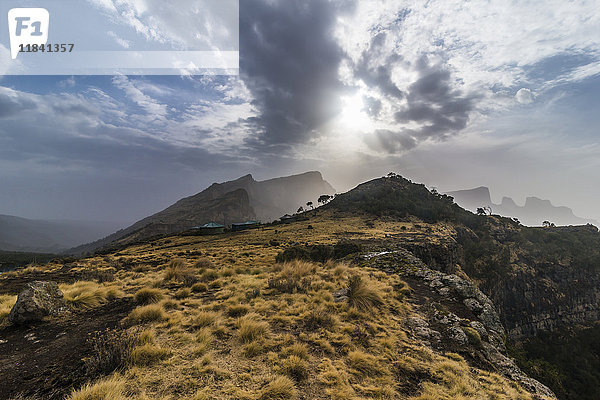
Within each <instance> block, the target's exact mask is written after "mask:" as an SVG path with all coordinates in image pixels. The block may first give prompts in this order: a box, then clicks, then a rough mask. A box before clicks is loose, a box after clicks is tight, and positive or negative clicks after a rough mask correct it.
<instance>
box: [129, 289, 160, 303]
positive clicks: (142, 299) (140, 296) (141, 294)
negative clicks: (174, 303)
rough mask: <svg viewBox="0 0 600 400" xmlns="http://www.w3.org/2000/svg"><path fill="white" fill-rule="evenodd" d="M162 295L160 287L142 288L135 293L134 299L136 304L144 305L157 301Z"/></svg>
mask: <svg viewBox="0 0 600 400" xmlns="http://www.w3.org/2000/svg"><path fill="white" fill-rule="evenodd" d="M163 297H164V295H163V292H162V291H161V290H160V289H152V288H142V289H140V290H138V291H137V292H136V293H135V297H134V298H135V301H136V303H138V304H142V305H146V304H153V303H158V302H159V301H161V300H162V299H163Z"/></svg>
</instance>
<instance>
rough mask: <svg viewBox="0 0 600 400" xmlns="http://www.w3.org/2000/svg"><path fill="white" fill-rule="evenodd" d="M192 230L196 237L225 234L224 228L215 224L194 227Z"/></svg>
mask: <svg viewBox="0 0 600 400" xmlns="http://www.w3.org/2000/svg"><path fill="white" fill-rule="evenodd" d="M192 230H193V231H194V232H195V233H196V234H198V235H217V234H219V233H223V232H225V226H224V225H221V224H217V223H215V222H209V223H208V224H204V225H201V226H195V227H193V228H192Z"/></svg>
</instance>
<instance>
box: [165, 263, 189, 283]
mask: <svg viewBox="0 0 600 400" xmlns="http://www.w3.org/2000/svg"><path fill="white" fill-rule="evenodd" d="M164 280H165V282H169V281H176V282H182V283H187V284H189V286H192V285H193V284H194V283H196V281H197V278H196V276H195V274H194V271H193V270H192V269H191V268H189V267H188V265H187V262H186V261H185V260H184V259H182V258H175V259H173V260H171V261H170V262H169V264H168V265H167V268H166V269H165V273H164Z"/></svg>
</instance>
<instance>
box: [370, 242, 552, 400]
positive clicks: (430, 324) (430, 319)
mask: <svg viewBox="0 0 600 400" xmlns="http://www.w3.org/2000/svg"><path fill="white" fill-rule="evenodd" d="M362 265H363V266H370V267H377V268H380V269H383V270H385V271H386V272H388V273H398V274H400V275H401V276H402V279H403V280H404V281H405V282H407V283H408V284H409V285H410V287H411V294H410V302H411V304H412V306H413V309H414V311H415V313H414V314H415V315H414V316H412V317H410V318H409V319H408V321H407V325H408V330H409V332H411V334H412V335H413V336H414V337H415V338H416V339H418V340H421V341H422V342H423V343H424V344H425V345H426V346H429V347H431V348H433V349H435V350H436V351H441V352H445V353H447V352H456V353H460V354H462V355H464V356H465V357H466V358H467V359H468V360H469V361H470V364H471V365H476V366H478V367H480V368H484V369H488V370H493V371H497V372H498V373H500V374H501V375H503V376H505V377H507V378H509V379H511V380H513V381H515V382H518V383H519V384H521V385H522V386H523V387H524V388H526V389H527V390H528V391H529V392H531V393H534V394H536V395H539V396H545V397H549V398H554V397H555V396H554V393H552V391H551V390H550V389H549V388H548V387H546V386H545V385H543V384H542V383H540V382H538V381H537V380H535V379H532V378H530V377H529V376H527V375H526V374H525V373H523V372H522V371H521V369H520V368H519V367H518V366H517V365H516V364H515V362H514V361H513V360H512V359H511V358H509V357H508V356H507V354H506V348H505V346H504V340H505V330H504V327H503V326H502V324H501V321H500V317H499V315H498V313H497V311H496V310H497V308H496V306H495V305H494V303H493V302H492V301H491V300H490V299H489V298H488V296H486V295H485V294H484V293H482V292H481V291H480V290H479V289H478V288H477V287H476V286H475V285H474V284H473V283H472V282H470V281H468V280H466V279H463V278H461V277H459V276H457V275H455V274H447V273H443V272H439V271H436V270H433V269H431V268H429V266H428V265H426V264H424V263H423V262H422V261H421V260H420V259H419V258H417V257H415V256H414V255H413V254H412V253H411V252H408V251H406V250H404V249H396V250H392V251H383V252H375V253H371V254H367V255H365V256H364V257H363V262H362Z"/></svg>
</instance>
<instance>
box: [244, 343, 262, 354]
mask: <svg viewBox="0 0 600 400" xmlns="http://www.w3.org/2000/svg"><path fill="white" fill-rule="evenodd" d="M264 351H265V348H264V347H263V345H262V344H260V343H258V342H250V343H248V344H247V345H245V346H244V347H243V349H242V354H244V356H246V357H248V358H252V357H256V356H258V355H260V354H262V353H263V352H264Z"/></svg>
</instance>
